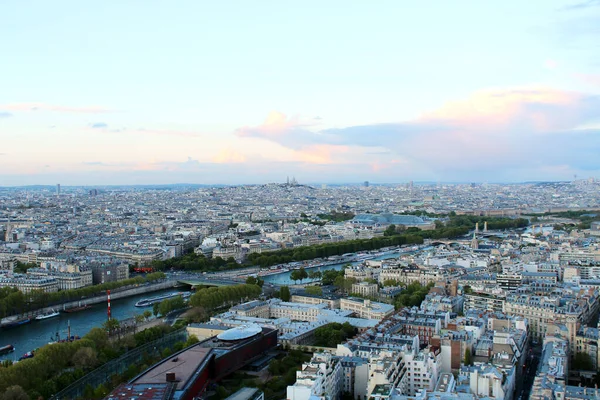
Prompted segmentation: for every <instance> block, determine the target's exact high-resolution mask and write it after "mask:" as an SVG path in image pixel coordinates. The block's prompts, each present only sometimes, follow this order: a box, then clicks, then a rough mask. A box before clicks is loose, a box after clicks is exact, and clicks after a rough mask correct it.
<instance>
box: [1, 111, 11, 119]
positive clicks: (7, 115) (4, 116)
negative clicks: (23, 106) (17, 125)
mask: <svg viewBox="0 0 600 400" xmlns="http://www.w3.org/2000/svg"><path fill="white" fill-rule="evenodd" d="M12 116H13V115H12V114H11V113H9V112H7V111H0V118H10V117H12Z"/></svg>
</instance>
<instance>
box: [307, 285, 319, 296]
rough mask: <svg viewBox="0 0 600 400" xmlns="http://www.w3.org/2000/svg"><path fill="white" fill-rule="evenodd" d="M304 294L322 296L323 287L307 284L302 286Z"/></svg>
mask: <svg viewBox="0 0 600 400" xmlns="http://www.w3.org/2000/svg"><path fill="white" fill-rule="evenodd" d="M304 291H305V292H306V294H310V295H312V296H322V295H323V289H321V287H320V286H307V287H305V288H304Z"/></svg>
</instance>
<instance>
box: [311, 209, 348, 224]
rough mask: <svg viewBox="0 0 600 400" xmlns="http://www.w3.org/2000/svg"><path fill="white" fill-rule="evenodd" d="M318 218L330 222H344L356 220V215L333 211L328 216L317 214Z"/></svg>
mask: <svg viewBox="0 0 600 400" xmlns="http://www.w3.org/2000/svg"><path fill="white" fill-rule="evenodd" d="M317 217H319V218H321V219H325V220H328V221H334V222H344V221H349V220H351V219H352V218H354V214H353V213H351V212H350V211H332V212H330V213H328V214H317Z"/></svg>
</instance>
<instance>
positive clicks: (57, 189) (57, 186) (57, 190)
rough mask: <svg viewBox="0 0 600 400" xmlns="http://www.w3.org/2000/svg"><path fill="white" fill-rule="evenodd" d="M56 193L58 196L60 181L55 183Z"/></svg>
mask: <svg viewBox="0 0 600 400" xmlns="http://www.w3.org/2000/svg"><path fill="white" fill-rule="evenodd" d="M56 195H57V196H60V183H57V184H56Z"/></svg>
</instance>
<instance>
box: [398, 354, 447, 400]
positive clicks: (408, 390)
mask: <svg viewBox="0 0 600 400" xmlns="http://www.w3.org/2000/svg"><path fill="white" fill-rule="evenodd" d="M403 362H404V365H405V371H406V372H405V374H404V376H403V377H402V380H401V382H400V384H399V385H398V389H399V390H400V391H401V392H402V394H406V395H409V396H414V395H416V394H417V393H418V392H420V391H423V390H426V391H432V390H433V389H434V387H435V385H436V384H437V381H438V378H439V376H440V373H441V366H442V358H441V352H440V350H439V349H438V348H430V349H424V350H422V351H420V352H418V353H416V354H415V353H408V354H404V357H403Z"/></svg>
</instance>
